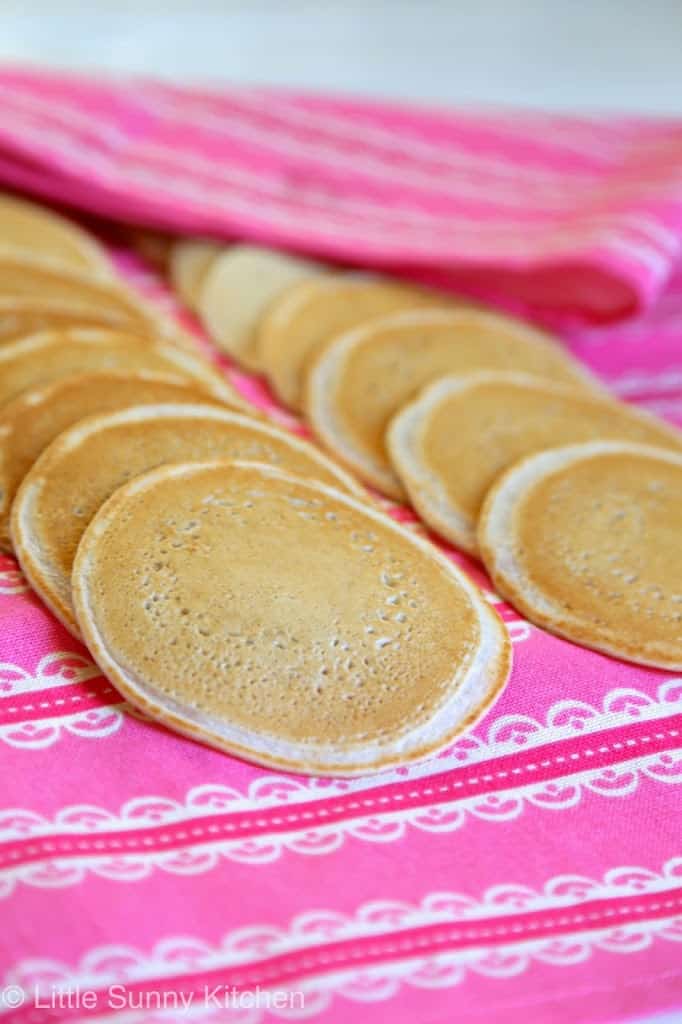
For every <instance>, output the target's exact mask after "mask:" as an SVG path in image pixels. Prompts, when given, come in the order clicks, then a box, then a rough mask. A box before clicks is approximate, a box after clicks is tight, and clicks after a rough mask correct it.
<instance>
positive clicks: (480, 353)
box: [306, 309, 597, 499]
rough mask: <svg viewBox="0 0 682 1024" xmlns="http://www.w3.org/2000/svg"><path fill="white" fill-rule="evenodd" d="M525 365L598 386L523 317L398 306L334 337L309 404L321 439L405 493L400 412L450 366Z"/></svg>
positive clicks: (315, 367)
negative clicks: (388, 435)
mask: <svg viewBox="0 0 682 1024" xmlns="http://www.w3.org/2000/svg"><path fill="white" fill-rule="evenodd" d="M471 370H520V371H522V372H525V373H532V374H534V375H536V376H540V377H544V378H548V379H550V380H557V381H563V382H569V383H572V384H575V385H580V386H582V387H585V388H590V389H591V390H594V389H596V388H597V384H596V382H595V381H594V380H593V378H591V377H590V376H589V375H588V373H587V371H586V370H585V369H584V368H583V367H582V366H580V365H579V364H578V363H576V362H575V361H574V360H573V359H571V357H570V356H569V355H568V353H567V352H565V351H564V350H563V349H562V348H561V346H560V345H558V344H557V343H555V342H554V341H553V340H552V339H550V338H549V337H548V336H547V335H545V334H543V333H541V332H540V331H537V330H535V329H534V328H532V327H529V326H528V325H527V324H524V323H520V322H519V321H515V320H509V319H507V318H506V317H502V316H496V315H495V314H493V313H484V312H480V311H477V310H473V309H462V310H439V309H420V310H413V311H410V312H406V313H396V314H393V315H392V316H389V317H384V318H383V319H381V320H374V321H372V322H371V323H369V324H366V325H364V326H361V327H357V328H355V329H354V330H352V331H348V332H347V333H345V334H342V335H339V336H338V337H337V338H334V339H333V340H332V341H330V342H329V343H328V344H327V345H326V346H325V347H324V349H323V350H322V352H321V353H320V354H319V355H318V357H317V359H316V360H314V362H313V364H312V366H311V368H310V371H309V373H308V378H307V386H306V412H307V414H308V417H309V419H310V423H311V425H312V427H313V430H314V432H315V433H316V435H317V437H318V438H319V440H321V441H322V442H323V443H324V444H325V445H326V446H327V447H328V448H329V449H330V450H331V451H333V452H334V453H335V455H337V456H338V458H340V459H341V460H342V461H343V462H344V463H345V464H346V465H348V466H350V467H351V468H352V469H354V470H355V471H356V472H357V473H358V474H359V475H360V476H361V477H362V478H363V479H364V480H366V481H368V483H370V484H372V485H373V486H375V487H377V488H378V489H379V490H380V491H382V492H383V493H384V494H386V495H388V497H390V498H397V499H401V498H403V497H404V491H403V488H402V487H401V485H400V481H399V480H398V477H397V476H396V474H395V472H394V471H393V469H392V467H391V464H390V461H389V457H388V452H387V451H386V444H385V436H384V435H385V432H386V429H387V427H388V424H389V421H390V419H391V418H392V416H394V415H395V413H396V412H397V411H398V410H399V409H400V408H401V406H403V405H404V404H405V403H406V402H407V401H409V400H410V399H411V398H412V397H413V396H414V395H415V394H416V393H417V392H418V391H419V389H420V388H422V387H423V386H424V385H425V384H428V383H430V382H431V381H432V380H434V379H436V378H437V377H443V376H445V375H446V374H450V373H467V372H469V371H471Z"/></svg>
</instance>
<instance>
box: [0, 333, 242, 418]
mask: <svg viewBox="0 0 682 1024" xmlns="http://www.w3.org/2000/svg"><path fill="white" fill-rule="evenodd" d="M85 370H130V371H136V370H150V371H152V372H155V373H162V374H166V375H168V374H171V375H172V376H174V377H178V378H181V379H183V380H187V379H189V380H192V381H194V382H196V383H198V384H200V385H201V386H202V387H204V388H208V389H210V391H211V394H212V395H213V396H214V397H216V398H220V400H221V401H223V402H227V404H228V405H232V406H234V407H235V408H236V407H239V408H243V409H245V410H248V409H249V408H250V407H249V406H248V405H247V403H246V401H245V400H244V399H242V398H240V396H239V395H238V394H237V392H236V391H235V390H234V388H233V387H232V385H231V384H229V383H228V381H227V380H226V379H225V378H224V377H223V376H222V375H221V374H220V373H219V372H218V371H217V370H215V369H214V368H213V367H212V366H211V364H210V363H209V362H207V361H206V360H205V359H202V358H201V357H200V356H199V355H194V354H193V353H190V352H187V351H185V350H184V349H183V348H180V347H178V346H177V345H173V344H171V343H170V342H165V341H156V340H148V339H146V338H141V337H139V336H137V335H135V334H130V333H128V332H127V331H120V330H98V329H83V328H71V329H70V330H63V331H43V332H42V333H40V334H33V335H31V336H30V337H28V338H22V339H20V340H19V341H13V342H7V343H6V344H5V345H0V409H2V406H3V405H4V404H5V403H6V402H9V401H10V399H12V398H15V397H16V396H17V395H18V394H19V392H21V391H24V390H25V389H26V388H35V387H38V386H39V385H42V384H47V383H48V382H49V381H53V380H57V379H58V378H59V377H65V376H67V375H68V374H71V373H78V372H82V371H85Z"/></svg>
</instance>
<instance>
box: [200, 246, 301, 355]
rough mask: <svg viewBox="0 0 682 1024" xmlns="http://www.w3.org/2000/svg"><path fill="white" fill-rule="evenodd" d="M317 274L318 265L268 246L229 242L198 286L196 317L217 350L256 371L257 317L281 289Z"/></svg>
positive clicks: (258, 318)
mask: <svg viewBox="0 0 682 1024" xmlns="http://www.w3.org/2000/svg"><path fill="white" fill-rule="evenodd" d="M318 273H320V268H319V266H318V265H317V264H314V263H309V262H307V261H305V260H300V259H296V258H295V257H293V256H288V255H285V254H284V253H281V252H276V251H274V250H273V249H261V248H258V247H257V246H253V245H233V246H230V247H229V248H226V249H224V250H223V252H222V253H221V254H220V255H219V256H218V257H217V258H216V259H215V260H213V262H212V263H211V266H210V268H209V270H208V273H207V274H206V276H205V278H204V280H203V283H202V285H201V287H200V289H199V294H198V296H197V300H196V305H197V309H198V313H199V316H200V318H201V321H202V323H203V325H204V327H205V328H206V330H207V331H208V333H209V335H210V336H211V338H212V339H213V341H214V342H215V344H216V345H217V346H218V348H220V349H221V350H222V351H223V352H227V353H228V355H231V356H234V358H235V359H237V360H238V361H239V362H240V363H243V364H244V365H245V366H247V367H248V368H250V369H258V368H259V363H258V358H257V351H256V327H257V324H258V321H259V320H260V318H261V317H262V315H263V313H264V312H265V310H266V309H267V307H268V305H269V304H270V302H272V300H273V299H274V298H276V297H277V296H278V295H279V294H280V293H281V292H283V291H284V289H285V288H287V287H288V286H289V285H292V284H293V283H294V282H295V281H300V280H302V279H303V278H305V277H312V276H313V275H315V274H318Z"/></svg>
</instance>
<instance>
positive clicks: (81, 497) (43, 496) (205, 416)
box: [11, 404, 363, 632]
mask: <svg viewBox="0 0 682 1024" xmlns="http://www.w3.org/2000/svg"><path fill="white" fill-rule="evenodd" d="M216 458H247V459H255V460H258V461H260V462H267V463H272V464H274V465H279V466H282V467H283V468H286V469H288V470H291V471H293V472H295V473H299V474H301V475H303V476H312V477H315V478H316V479H320V480H322V481H323V482H325V483H332V484H334V485H335V486H337V487H339V488H341V489H344V490H347V491H348V492H349V493H353V494H355V495H360V496H361V495H362V493H363V492H362V491H361V489H360V487H359V486H358V484H356V483H355V481H354V480H353V479H352V478H351V477H349V476H347V475H346V474H345V473H343V471H342V470H340V469H338V468H337V467H336V466H335V465H334V463H333V462H331V461H330V460H329V459H327V458H326V457H325V456H324V455H322V454H321V453H320V452H318V451H317V450H316V449H315V448H314V447H313V446H312V445H310V444H308V443H307V442H305V441H301V440H299V439H298V438H295V437H294V436H293V435H291V434H288V433H285V432H284V431H283V430H279V429H277V428H276V427H271V426H268V425H266V424H264V423H261V422H260V421H257V420H252V419H250V418H249V417H248V416H242V415H239V414H238V413H234V412H231V411H228V410H223V409H219V408H217V407H216V406H208V405H179V404H165V405H144V406H133V407H131V408H129V409H124V410H122V411H120V412H114V413H108V414H106V415H103V416H91V417H89V418H88V419H85V420H81V421H80V422H79V423H77V424H76V425H75V426H73V427H71V428H70V429H69V430H67V431H65V433H63V434H60V436H59V437H58V438H57V439H56V440H55V441H53V442H52V444H51V445H49V447H48V448H46V449H45V451H44V452H43V453H42V455H41V456H40V457H39V458H38V459H37V461H36V462H35V463H34V465H33V467H32V468H31V469H30V470H29V471H28V473H27V474H26V476H25V477H24V480H23V483H22V485H21V487H20V488H19V491H18V493H17V496H16V498H15V500H14V504H13V505H12V518H11V536H12V546H13V548H14V551H15V552H16V555H17V557H18V559H19V561H20V562H21V565H22V567H23V569H24V572H25V573H26V575H27V577H28V580H29V582H30V583H31V585H32V586H33V587H34V588H35V590H36V591H37V592H38V593H39V594H40V596H41V597H42V598H43V600H44V601H45V603H46V604H47V605H48V606H49V607H50V608H51V609H52V611H53V612H54V613H55V614H56V615H57V617H58V618H59V619H61V621H62V622H63V623H64V625H65V626H66V627H67V628H68V629H71V630H73V631H74V632H75V631H76V629H77V627H76V621H75V619H74V615H73V608H72V604H71V586H70V577H71V566H72V564H73V558H74V555H75V553H76V548H77V546H78V542H79V540H80V538H81V536H82V534H83V531H84V530H85V527H86V526H87V525H88V523H89V521H90V519H91V518H92V517H93V515H94V514H95V512H96V511H97V509H98V508H99V506H100V505H101V504H102V503H103V502H104V501H106V499H107V498H108V497H109V495H110V494H112V493H113V491H115V490H116V488H117V487H120V486H121V484H123V483H125V482H126V481H127V480H130V479H131V478H132V477H134V476H138V475H139V474H140V473H145V472H147V470H150V469H153V468H154V467H156V466H160V465H163V464H164V463H168V462H187V461H190V460H194V461H201V460H205V459H216ZM261 555H262V552H261Z"/></svg>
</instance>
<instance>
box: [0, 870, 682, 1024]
mask: <svg viewBox="0 0 682 1024" xmlns="http://www.w3.org/2000/svg"><path fill="white" fill-rule="evenodd" d="M680 913H682V891H680V889H679V888H675V889H672V890H668V891H665V892H659V893H647V894H641V893H638V894H635V895H628V896H619V897H615V898H607V899H596V900H586V901H585V902H583V903H579V904H577V905H576V904H573V905H572V906H570V907H558V908H553V909H551V910H547V909H543V910H530V911H526V912H521V913H515V914H509V915H495V916H494V917H487V918H478V919H476V920H469V921H466V920H461V919H460V920H459V921H454V922H448V923H442V922H439V923H437V924H428V925H422V926H418V927H415V928H409V929H405V930H400V931H393V932H388V933H383V934H379V935H371V936H362V937H359V938H358V937H353V938H350V939H341V940H337V941H334V942H326V943H320V944H319V945H316V946H315V947H314V948H312V949H307V950H296V951H293V952H288V953H281V954H279V955H277V956H273V957H269V958H267V959H263V960H258V961H256V962H252V963H249V964H242V965H239V966H233V967H229V966H228V967H217V968H214V969H211V970H207V971H200V972H194V973H185V974H177V975H174V976H172V977H170V978H169V977H162V978H149V979H145V980H144V981H132V982H130V983H129V984H126V986H125V987H126V990H127V992H128V993H129V994H133V993H135V994H138V993H139V994H143V993H147V992H178V993H180V992H182V993H188V994H189V993H196V994H203V993H205V991H206V990H207V989H208V990H210V989H212V988H214V987H215V986H221V987H227V988H228V989H231V988H234V989H236V990H238V991H249V990H253V989H255V988H256V986H260V987H261V988H268V987H269V988H276V987H280V988H282V987H286V986H287V984H291V983H293V982H297V981H300V980H302V979H304V978H309V977H314V976H315V975H323V974H327V973H330V972H332V971H339V970H348V969H353V968H367V967H370V966H377V965H380V964H386V963H392V962H396V961H401V960H405V959H414V958H419V959H421V958H428V957H431V956H435V955H437V954H439V953H445V952H454V951H458V950H466V949H476V948H487V947H496V946H509V945H511V944H513V943H519V942H527V941H532V940H537V939H551V938H557V937H560V936H565V935H571V934H574V933H576V932H578V933H582V932H591V931H599V930H603V929H610V928H614V927H619V926H623V925H626V924H633V923H637V922H643V921H656V920H665V919H667V918H670V919H674V918H675V917H676V916H677V915H679V914H680ZM119 980H120V979H117V981H119ZM98 996H99V998H98V1001H97V1004H96V1005H95V1006H94V1007H88V1008H84V1007H82V1006H80V1007H74V1008H73V1009H64V1008H58V1009H55V1010H52V1009H49V1008H46V1009H44V1010H43V1009H39V1010H36V1009H34V1008H33V1007H32V1006H30V1005H28V1004H27V1005H25V1006H24V1007H23V1008H21V1009H19V1010H17V1011H15V1012H10V1013H8V1014H6V1015H4V1016H3V1021H5V1022H6V1024H22V1022H25V1024H28V1022H29V1021H30V1022H31V1024H34V1022H35V1024H39V1022H43V1021H44V1022H51V1021H57V1020H66V1019H69V1018H71V1017H73V1016H75V1015H76V1014H78V1015H79V1016H83V1017H87V1016H95V1015H97V1014H99V1013H102V1012H103V1011H104V1010H105V1009H107V1008H108V1007H107V992H106V990H100V992H99V993H98Z"/></svg>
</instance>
